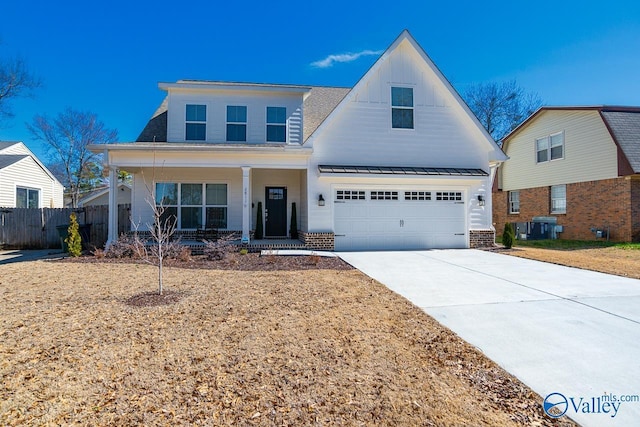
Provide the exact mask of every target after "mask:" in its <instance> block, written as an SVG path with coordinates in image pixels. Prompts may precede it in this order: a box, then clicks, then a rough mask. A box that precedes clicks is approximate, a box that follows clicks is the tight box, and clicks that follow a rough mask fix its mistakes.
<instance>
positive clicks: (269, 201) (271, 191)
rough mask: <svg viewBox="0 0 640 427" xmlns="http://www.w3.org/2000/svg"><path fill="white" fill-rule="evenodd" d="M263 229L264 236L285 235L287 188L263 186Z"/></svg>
mask: <svg viewBox="0 0 640 427" xmlns="http://www.w3.org/2000/svg"><path fill="white" fill-rule="evenodd" d="M265 200H266V202H265V213H264V222H265V225H264V229H265V233H264V234H265V236H266V237H286V236H287V189H286V188H285V187H266V188H265Z"/></svg>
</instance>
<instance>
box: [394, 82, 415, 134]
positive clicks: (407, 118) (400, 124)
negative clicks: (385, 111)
mask: <svg viewBox="0 0 640 427" xmlns="http://www.w3.org/2000/svg"><path fill="white" fill-rule="evenodd" d="M391 127H392V128H393V129H413V88H410V87H392V88H391Z"/></svg>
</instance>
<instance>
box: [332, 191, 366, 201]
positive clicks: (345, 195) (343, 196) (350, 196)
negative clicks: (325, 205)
mask: <svg viewBox="0 0 640 427" xmlns="http://www.w3.org/2000/svg"><path fill="white" fill-rule="evenodd" d="M336 200H364V191H355V190H338V191H336Z"/></svg>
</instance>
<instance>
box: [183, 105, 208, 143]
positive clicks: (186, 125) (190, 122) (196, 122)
mask: <svg viewBox="0 0 640 427" xmlns="http://www.w3.org/2000/svg"><path fill="white" fill-rule="evenodd" d="M191 106H194V107H204V120H189V117H188V113H187V110H188V108H189V107H191ZM207 110H208V108H207V104H185V106H184V140H185V141H206V140H207ZM196 115H197V114H196ZM196 119H197V117H196ZM189 125H203V126H204V138H188V137H187V135H188V130H187V129H188V128H189Z"/></svg>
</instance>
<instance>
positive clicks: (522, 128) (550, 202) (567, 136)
mask: <svg viewBox="0 0 640 427" xmlns="http://www.w3.org/2000/svg"><path fill="white" fill-rule="evenodd" d="M502 148H503V150H504V152H505V153H506V154H507V156H509V158H510V159H509V161H507V162H505V163H503V164H502V165H501V166H500V167H499V168H498V179H497V180H495V182H494V188H493V222H494V225H495V227H496V229H497V231H498V233H499V234H501V233H502V229H503V228H504V224H505V223H506V222H511V223H525V222H531V221H533V220H534V218H537V219H538V220H541V221H545V219H544V217H547V218H548V219H549V221H550V222H552V221H556V222H557V225H559V226H560V227H558V230H559V231H560V230H561V232H559V233H557V237H558V238H560V239H570V240H593V239H597V238H606V233H607V232H608V233H609V238H610V239H611V240H613V241H640V107H612V106H593V107H542V108H540V109H539V110H538V111H536V112H535V113H534V114H533V115H531V117H529V118H528V119H527V120H525V121H524V122H523V123H522V124H521V125H519V126H518V127H517V128H516V129H514V130H513V131H512V132H511V133H510V134H509V135H507V136H506V137H505V138H504V140H503V146H502ZM540 217H543V218H542V219H540ZM597 230H602V231H604V233H602V234H597Z"/></svg>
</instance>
